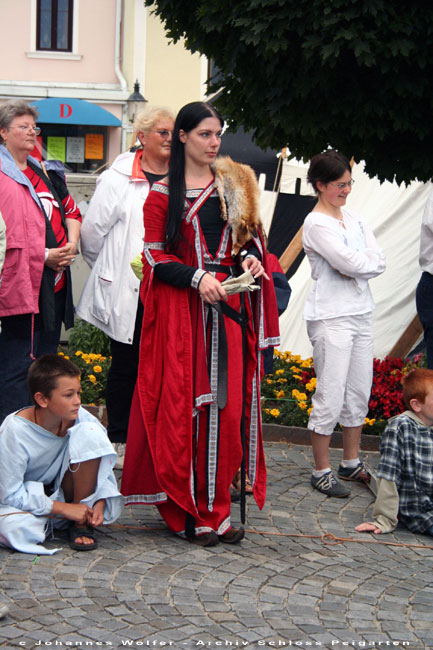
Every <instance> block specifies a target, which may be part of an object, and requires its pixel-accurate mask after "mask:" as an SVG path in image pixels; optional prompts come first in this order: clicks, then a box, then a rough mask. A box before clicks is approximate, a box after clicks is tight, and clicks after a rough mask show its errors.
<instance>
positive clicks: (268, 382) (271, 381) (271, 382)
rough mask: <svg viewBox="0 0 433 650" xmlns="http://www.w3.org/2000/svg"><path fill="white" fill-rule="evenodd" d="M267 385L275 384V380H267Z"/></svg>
mask: <svg viewBox="0 0 433 650" xmlns="http://www.w3.org/2000/svg"><path fill="white" fill-rule="evenodd" d="M266 383H267V384H273V383H274V380H273V379H267V380H266Z"/></svg>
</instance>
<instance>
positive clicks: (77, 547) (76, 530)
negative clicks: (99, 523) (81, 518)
mask: <svg viewBox="0 0 433 650" xmlns="http://www.w3.org/2000/svg"><path fill="white" fill-rule="evenodd" d="M78 537H88V538H89V539H93V543H92V544H80V543H79V542H77V541H76V540H77V539H78ZM69 546H70V547H71V548H73V549H74V551H93V550H95V548H98V542H97V541H96V539H95V532H94V529H93V528H92V527H91V526H77V525H76V524H71V525H70V527H69Z"/></svg>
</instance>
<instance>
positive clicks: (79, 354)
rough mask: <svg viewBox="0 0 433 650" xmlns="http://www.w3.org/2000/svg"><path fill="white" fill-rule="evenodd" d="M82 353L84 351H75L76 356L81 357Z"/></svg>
mask: <svg viewBox="0 0 433 650" xmlns="http://www.w3.org/2000/svg"><path fill="white" fill-rule="evenodd" d="M82 354H83V353H82V352H81V350H77V351H76V353H75V356H76V357H81V356H82Z"/></svg>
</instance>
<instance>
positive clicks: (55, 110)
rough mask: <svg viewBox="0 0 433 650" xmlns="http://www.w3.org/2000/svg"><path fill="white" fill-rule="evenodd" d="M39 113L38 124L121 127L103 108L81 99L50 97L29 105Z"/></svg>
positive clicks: (120, 123) (117, 120)
mask: <svg viewBox="0 0 433 650" xmlns="http://www.w3.org/2000/svg"><path fill="white" fill-rule="evenodd" d="M31 105H32V106H34V107H35V108H37V110H38V111H39V119H38V123H39V124H47V123H49V124H83V125H86V126H122V122H121V121H120V120H119V119H118V118H117V117H115V116H114V115H113V114H112V113H110V112H109V111H106V110H105V108H101V107H100V106H97V105H96V104H91V103H90V102H85V101H84V100H82V99H72V98H67V97H66V98H58V97H50V98H49V99H39V100H38V101H36V102H32V104H31Z"/></svg>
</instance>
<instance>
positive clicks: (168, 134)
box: [154, 129, 173, 140]
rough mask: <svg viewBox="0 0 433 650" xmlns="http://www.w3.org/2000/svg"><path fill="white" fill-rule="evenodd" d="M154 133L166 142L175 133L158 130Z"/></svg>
mask: <svg viewBox="0 0 433 650" xmlns="http://www.w3.org/2000/svg"><path fill="white" fill-rule="evenodd" d="M154 133H157V134H158V135H160V136H161V138H164V140H167V138H169V137H170V136H171V135H173V131H167V130H166V129H156V131H154Z"/></svg>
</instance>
